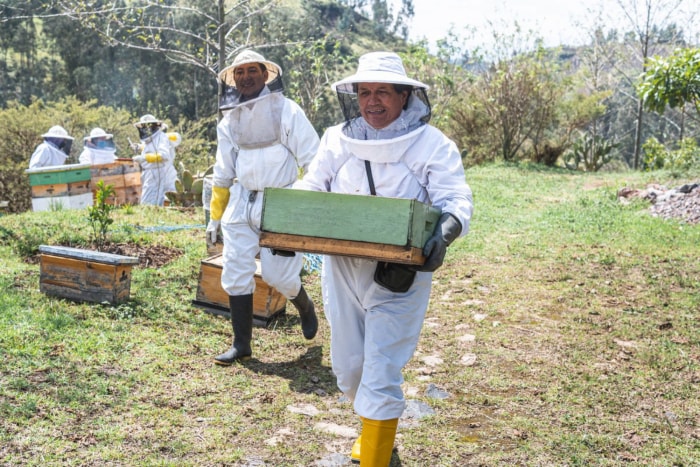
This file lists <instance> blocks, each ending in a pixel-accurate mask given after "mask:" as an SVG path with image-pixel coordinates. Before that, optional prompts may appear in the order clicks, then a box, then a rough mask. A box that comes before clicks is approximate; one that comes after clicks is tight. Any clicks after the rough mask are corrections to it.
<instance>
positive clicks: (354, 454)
mask: <svg viewBox="0 0 700 467" xmlns="http://www.w3.org/2000/svg"><path fill="white" fill-rule="evenodd" d="M361 445H362V435H360V436H358V437H357V439H356V440H355V444H353V445H352V451H351V452H350V460H351V461H352V463H353V464H359V463H360V446H361Z"/></svg>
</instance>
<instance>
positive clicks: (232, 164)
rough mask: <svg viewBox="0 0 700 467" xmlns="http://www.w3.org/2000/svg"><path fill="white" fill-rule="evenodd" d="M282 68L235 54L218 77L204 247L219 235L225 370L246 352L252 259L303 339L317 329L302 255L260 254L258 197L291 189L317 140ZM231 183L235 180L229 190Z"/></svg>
mask: <svg viewBox="0 0 700 467" xmlns="http://www.w3.org/2000/svg"><path fill="white" fill-rule="evenodd" d="M281 75H282V69H281V68H280V67H279V66H278V65H277V64H276V63H273V62H270V61H268V60H265V58H264V57H263V56H262V55H260V54H259V53H257V52H253V51H250V50H247V51H243V52H241V53H240V54H239V55H238V56H236V58H235V59H234V61H233V64H231V65H230V66H229V67H227V68H225V69H224V70H222V71H221V73H220V74H219V78H220V80H221V85H222V91H223V92H222V99H221V109H222V111H224V116H223V118H222V119H221V122H219V125H218V127H217V139H218V147H217V151H216V163H215V165H214V174H213V177H212V185H213V186H212V198H211V204H210V208H211V214H210V217H211V220H210V221H209V224H208V226H207V231H206V236H207V242H208V243H210V244H213V243H215V242H216V239H217V231H218V230H219V228H220V227H221V231H222V233H223V240H224V245H223V259H224V261H223V271H222V274H221V286H222V288H223V289H224V290H225V291H226V293H228V295H229V308H230V311H231V325H232V327H233V343H232V345H231V347H230V349H229V350H228V351H226V352H224V353H223V354H221V355H218V356H216V357H215V358H214V361H215V363H217V364H219V365H231V364H232V363H233V362H235V361H236V360H239V359H246V358H248V357H250V355H251V353H252V349H251V345H250V342H251V338H252V325H253V292H254V291H255V270H256V263H255V257H256V255H257V254H258V253H259V254H260V263H261V275H262V279H263V280H264V281H265V282H267V283H268V284H269V285H271V286H272V287H274V288H275V289H277V290H278V291H279V292H280V293H281V294H282V295H284V296H285V297H287V298H288V299H290V300H291V301H292V303H293V304H294V306H295V307H296V308H297V310H298V311H299V315H300V317H301V327H302V332H303V334H304V337H305V338H307V339H312V338H313V337H314V336H315V335H316V331H317V329H318V320H317V318H316V312H315V310H314V304H313V302H312V301H311V300H310V299H309V297H308V295H307V293H306V291H305V290H304V287H303V286H302V283H301V278H300V273H301V268H302V261H303V258H302V255H301V254H299V253H297V254H295V253H293V252H273V251H271V250H270V249H268V248H262V249H261V248H260V245H259V237H260V217H261V212H262V205H263V190H264V189H265V188H267V187H278V188H279V187H291V185H292V184H293V183H294V182H295V181H296V180H297V177H298V170H299V168H301V169H303V170H305V169H306V168H307V167H308V165H309V163H310V162H311V160H312V159H313V157H314V154H316V149H317V148H318V142H319V139H318V134H317V133H316V131H315V130H314V128H313V126H312V125H311V123H310V122H309V120H308V119H307V118H306V115H305V114H304V112H303V110H302V109H301V108H300V107H299V105H297V104H296V103H295V102H294V101H292V100H290V99H287V98H286V97H284V95H283V94H282V81H281ZM234 180H237V182H236V183H234Z"/></svg>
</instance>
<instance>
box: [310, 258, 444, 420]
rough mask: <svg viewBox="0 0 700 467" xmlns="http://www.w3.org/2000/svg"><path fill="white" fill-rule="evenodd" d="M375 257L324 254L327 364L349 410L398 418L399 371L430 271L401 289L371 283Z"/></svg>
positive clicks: (413, 337)
mask: <svg viewBox="0 0 700 467" xmlns="http://www.w3.org/2000/svg"><path fill="white" fill-rule="evenodd" d="M376 265H377V263H376V261H369V260H364V259H358V258H346V257H338V256H325V257H324V261H323V271H322V287H323V290H322V292H323V304H324V312H325V314H326V318H327V319H328V321H329V323H330V326H331V364H332V366H333V372H334V373H335V376H336V378H337V384H338V388H339V389H340V390H341V391H342V392H343V393H344V394H345V395H346V396H348V397H349V398H351V399H353V400H354V408H355V412H357V414H358V415H360V416H362V417H365V418H370V419H373V420H389V419H393V418H399V417H400V416H401V414H402V413H403V411H404V408H405V405H406V403H405V400H404V396H403V391H402V389H401V384H402V383H403V375H402V370H403V367H404V366H405V365H406V363H408V361H409V360H410V358H411V357H412V356H413V353H414V352H415V350H416V346H417V345H418V339H419V338H420V332H421V328H422V326H423V320H424V318H425V312H426V309H427V308H428V301H429V299H430V287H431V281H432V273H429V272H419V273H417V274H416V278H415V281H414V283H413V286H412V287H411V288H410V289H409V291H408V292H406V293H393V292H390V291H389V290H387V289H385V288H384V287H382V286H380V285H378V284H376V283H375V282H374V270H375V268H376Z"/></svg>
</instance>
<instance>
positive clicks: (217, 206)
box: [209, 186, 231, 221]
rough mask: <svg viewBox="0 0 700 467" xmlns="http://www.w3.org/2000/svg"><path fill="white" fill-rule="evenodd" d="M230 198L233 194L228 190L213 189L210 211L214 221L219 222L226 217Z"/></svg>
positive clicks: (219, 187) (220, 187) (222, 188)
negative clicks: (225, 212) (225, 213)
mask: <svg viewBox="0 0 700 467" xmlns="http://www.w3.org/2000/svg"><path fill="white" fill-rule="evenodd" d="M229 196H231V193H230V192H229V191H228V188H224V187H222V186H213V187H211V203H209V209H210V210H211V214H210V218H211V219H212V220H215V221H219V220H221V218H222V217H223V216H224V211H225V210H226V206H227V205H228V198H229Z"/></svg>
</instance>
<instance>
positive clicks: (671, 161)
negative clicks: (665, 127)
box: [642, 137, 700, 172]
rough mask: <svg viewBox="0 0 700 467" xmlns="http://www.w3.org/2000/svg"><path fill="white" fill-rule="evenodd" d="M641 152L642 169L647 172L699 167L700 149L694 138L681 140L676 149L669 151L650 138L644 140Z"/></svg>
mask: <svg viewBox="0 0 700 467" xmlns="http://www.w3.org/2000/svg"><path fill="white" fill-rule="evenodd" d="M642 150H643V151H644V158H643V160H642V167H643V169H644V170H645V171H647V172H651V171H654V170H661V169H666V170H680V171H684V170H688V169H690V168H692V167H700V148H699V147H698V144H697V142H696V141H695V139H694V138H683V140H681V142H680V147H679V148H678V149H676V150H670V149H667V148H666V146H664V145H663V144H661V143H660V142H659V140H657V139H656V138H654V137H651V138H649V139H647V140H646V142H645V143H644V145H643V146H642Z"/></svg>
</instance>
